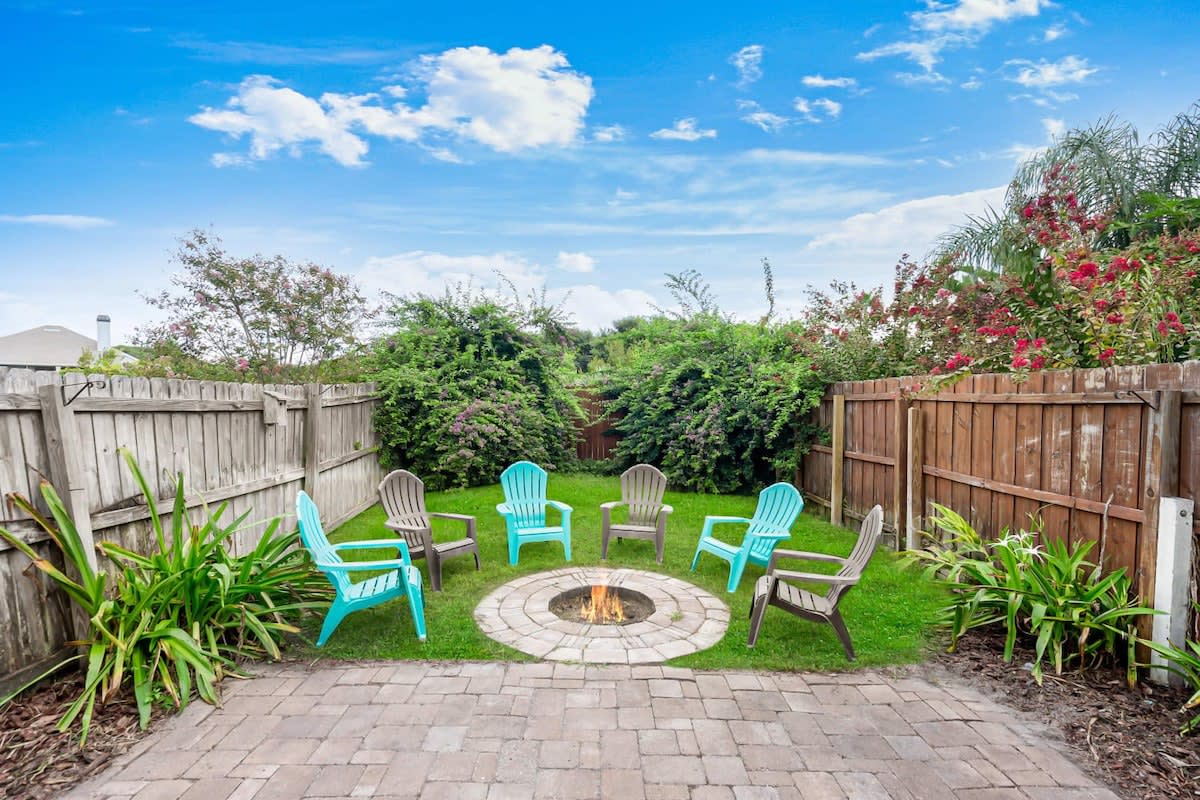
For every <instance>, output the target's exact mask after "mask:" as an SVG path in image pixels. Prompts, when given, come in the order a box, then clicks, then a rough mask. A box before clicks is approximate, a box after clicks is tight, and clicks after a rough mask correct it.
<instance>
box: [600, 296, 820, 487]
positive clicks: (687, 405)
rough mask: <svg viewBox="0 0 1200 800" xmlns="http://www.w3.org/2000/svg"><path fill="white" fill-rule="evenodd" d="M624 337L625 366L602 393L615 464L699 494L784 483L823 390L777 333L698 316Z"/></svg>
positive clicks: (654, 323) (657, 322)
mask: <svg viewBox="0 0 1200 800" xmlns="http://www.w3.org/2000/svg"><path fill="white" fill-rule="evenodd" d="M625 337H626V341H627V346H626V347H625V348H624V354H625V357H626V363H625V364H624V365H623V366H620V367H617V368H615V369H614V370H613V371H612V372H611V373H610V374H609V384H608V386H607V388H606V389H605V390H604V393H605V395H606V396H607V397H609V398H610V402H609V410H610V412H615V413H616V414H620V415H623V416H622V417H621V418H620V419H619V420H618V421H617V422H616V423H615V425H614V427H615V428H616V430H618V431H619V432H620V433H621V434H622V437H623V438H622V439H621V441H620V443H619V444H618V445H617V449H616V451H615V456H616V458H617V460H618V461H620V462H621V463H622V464H623V465H625V466H628V465H631V464H635V463H639V462H645V463H651V464H657V465H659V466H660V467H661V468H662V470H663V472H664V473H666V475H667V477H668V478H669V479H670V480H671V483H672V484H673V485H675V486H677V487H678V488H681V489H691V490H695V491H701V492H746V491H751V490H753V489H755V488H757V487H759V486H762V485H764V484H767V483H771V482H772V481H774V480H777V479H778V477H777V476H779V475H785V476H788V477H789V478H790V476H791V474H792V472H793V471H794V469H795V464H796V447H797V441H798V432H799V430H800V428H801V426H802V421H803V419H804V416H805V415H806V414H807V412H808V411H809V410H811V409H812V408H814V407H815V406H816V404H817V403H818V402H819V400H820V397H821V394H822V392H823V391H824V385H823V383H822V382H821V380H820V378H819V377H818V376H817V375H816V373H815V372H814V371H813V366H812V364H811V363H810V362H809V361H808V360H807V359H805V358H802V357H799V356H797V355H796V354H795V353H794V351H793V348H792V345H791V340H790V338H789V336H788V331H787V329H785V328H782V327H778V326H771V325H766V324H762V325H752V324H746V323H734V322H731V321H728V320H726V319H724V318H722V317H720V316H717V315H715V314H707V313H701V314H696V315H694V316H692V317H690V318H686V319H667V318H664V317H658V318H655V319H651V320H646V321H643V322H642V323H641V324H639V325H637V326H634V327H632V328H631V329H630V330H629V332H628V333H627V334H625Z"/></svg>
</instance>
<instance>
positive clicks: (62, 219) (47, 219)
mask: <svg viewBox="0 0 1200 800" xmlns="http://www.w3.org/2000/svg"><path fill="white" fill-rule="evenodd" d="M0 222H6V223H9V224H12V225H48V226H50V227H53V228H67V229H69V230H76V231H81V230H86V229H88V228H104V227H107V226H109V225H115V224H116V223H114V222H113V221H112V220H110V219H105V218H104V217H87V216H83V215H81V214H0Z"/></svg>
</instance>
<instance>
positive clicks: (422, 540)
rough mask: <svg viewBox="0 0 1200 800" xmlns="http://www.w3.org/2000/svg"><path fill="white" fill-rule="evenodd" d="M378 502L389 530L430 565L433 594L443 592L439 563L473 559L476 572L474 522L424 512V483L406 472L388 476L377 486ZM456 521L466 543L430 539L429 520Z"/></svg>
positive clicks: (402, 470)
mask: <svg viewBox="0 0 1200 800" xmlns="http://www.w3.org/2000/svg"><path fill="white" fill-rule="evenodd" d="M379 501H380V502H381V503H383V509H384V511H386V512H387V516H388V518H387V522H386V523H384V525H386V527H387V528H388V529H389V530H393V531H395V532H396V533H398V534H400V536H401V537H402V538H403V539H404V541H406V542H408V549H409V553H411V554H412V557H413V558H424V559H425V563H426V564H428V565H429V583H430V585H431V586H433V590H434V591H435V592H440V591H441V590H442V561H444V560H445V559H447V558H453V557H454V556H465V555H467V554H470V555H473V556H475V569H476V570H478V569H479V543H478V542H477V541H476V540H475V518H474V517H471V516H467V515H466V514H446V513H442V512H436V511H426V510H425V482H424V481H422V480H421V479H420V478H418V477H417V476H416V475H414V474H412V473H411V472H409V471H408V470H406V469H398V470H394V471H392V472H389V473H388V474H387V476H386V477H385V478H384V479H383V481H382V482H381V483H380V484H379ZM433 518H437V519H455V520H459V521H460V522H463V523H465V524H466V526H467V536H466V538H465V539H455V540H454V541H452V542H438V541H434V538H433V526H432V523H431V522H430V520H431V519H433Z"/></svg>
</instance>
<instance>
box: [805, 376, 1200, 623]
mask: <svg viewBox="0 0 1200 800" xmlns="http://www.w3.org/2000/svg"><path fill="white" fill-rule="evenodd" d="M920 382H921V381H920V380H919V379H917V378H902V379H898V380H894V381H883V382H881V381H861V382H857V383H843V384H834V385H833V386H832V387H831V388H830V390H829V392H828V393H827V394H826V397H825V398H824V400H823V401H822V403H821V406H820V407H819V408H817V409H816V410H815V411H814V413H813V420H814V421H815V423H816V424H817V425H818V426H819V427H822V428H824V429H826V430H831V429H832V410H833V408H834V407H835V400H834V398H835V397H837V396H841V397H843V398H845V400H844V402H845V407H846V411H845V416H846V420H847V428H846V440H845V452H844V453H842V454H840V457H842V458H844V460H845V466H844V468H843V474H842V476H841V477H842V482H844V486H845V489H844V492H843V493H842V497H841V501H842V503H843V505H844V509H843V511H844V514H845V516H846V518H848V519H852V520H853V519H859V518H861V516H862V515H863V514H864V513H866V511H867V510H868V509H869V508H870V507H871V506H873V505H874V504H875V503H882V504H883V505H884V508H886V509H890V508H891V507H892V506H893V504H894V501H895V498H894V497H893V496H892V494H893V491H894V489H893V487H895V486H897V485H903V486H904V487H905V491H906V492H907V491H908V487H909V486H912V487H913V491H914V492H916V494H917V496H915V497H914V498H913V501H914V504H913V510H912V516H913V518H914V520H916V519H919V518H921V517H925V519H926V520H928V516H929V514H930V507H931V504H933V503H939V504H941V505H945V506H948V507H950V508H952V509H954V510H955V511H957V512H959V513H960V514H962V515H963V516H964V517H965V518H966V519H968V520H969V521H970V522H971V523H972V524H973V525H975V526H976V527H977V528H978V529H979V530H980V531H981V532H983V533H984V534H985V535H987V536H993V537H994V536H997V535H999V534H1000V533H1001V532H1002V531H1003V530H1004V529H1005V528H1008V529H1018V528H1028V527H1029V525H1030V517H1031V516H1037V517H1039V518H1040V520H1041V522H1042V524H1043V526H1044V531H1045V534H1046V535H1047V536H1053V537H1057V538H1064V539H1067V540H1068V541H1071V542H1077V541H1085V540H1086V541H1094V542H1096V547H1095V549H1093V551H1092V558H1093V559H1099V558H1102V559H1103V561H1104V563H1105V565H1106V566H1108V567H1110V568H1117V567H1125V568H1126V569H1127V570H1128V571H1129V574H1130V575H1131V576H1132V577H1133V578H1134V579H1135V581H1137V586H1138V590H1139V591H1140V592H1142V593H1143V594H1144V593H1145V592H1146V591H1152V590H1153V583H1154V574H1153V570H1154V568H1155V567H1154V561H1155V552H1156V551H1155V544H1156V536H1157V514H1158V499H1159V497H1160V496H1161V495H1162V494H1164V493H1168V494H1173V493H1178V494H1179V495H1180V496H1182V497H1187V498H1191V499H1193V500H1196V501H1200V362H1192V363H1187V364H1159V365H1152V366H1147V367H1117V368H1110V369H1094V370H1075V371H1050V372H1042V373H1035V374H1033V375H1031V376H1029V379H1028V380H1026V381H1024V382H1021V383H1017V382H1016V381H1014V379H1013V376H1011V375H971V376H968V377H966V378H965V379H963V380H962V381H959V382H958V383H956V384H954V385H953V386H950V387H946V388H943V389H942V390H941V391H940V392H938V393H936V394H929V393H928V392H925V393H922V392H921V391H919V386H918V384H919V383H920ZM889 392H892V393H896V394H898V395H899V396H902V397H905V398H907V400H908V402H910V403H911V407H912V408H913V409H915V410H916V411H917V412H918V413H917V414H916V415H915V416H913V417H909V416H907V415H905V416H904V417H901V416H900V415H898V414H881V413H879V411H878V409H879V407H881V406H884V405H886V404H887V403H888V402H889V400H887V399H886V398H887V397H888V394H887V393H889ZM909 419H918V420H920V425H921V429H920V430H917V431H914V433H915V434H916V435H919V436H920V437H921V439H920V442H921V448H920V450H921V452H920V453H919V454H917V455H920V456H921V459H920V460H919V461H913V462H912V463H911V466H910V465H909V463H908V462H909V461H910V459H907V458H906V459H901V467H900V468H901V469H903V470H906V471H909V472H911V471H912V470H919V471H920V474H919V475H918V476H915V477H916V478H917V479H916V480H913V477H914V476H913V475H911V474H909V475H904V476H898V475H897V474H896V473H895V472H894V471H895V470H896V466H895V464H896V463H897V459H896V458H895V457H894V454H893V451H894V447H895V441H896V437H897V436H901V435H902V436H907V435H908V433H909V432H908V430H907V426H908V424H909V422H908V420H909ZM838 457H839V456H838V455H835V454H834V453H833V452H832V448H830V447H824V446H819V445H818V446H814V447H813V448H812V450H811V452H810V453H808V454H807V455H806V456H805V457H804V458H803V460H802V465H801V469H800V470H799V471H798V475H799V478H798V480H800V481H801V482H802V484H803V486H802V488H803V489H804V492H805V495H806V498H808V499H810V500H812V501H815V503H816V504H818V505H826V506H827V505H829V503H830V502H831V498H832V496H833V493H832V490H831V488H832V487H831V481H834V480H836V476H832V475H831V471H832V464H833V463H834V462H835V460H836V458H838ZM884 478H886V480H884ZM901 507H902V508H903V507H904V506H901ZM901 541H903V538H901ZM1195 550H1196V551H1197V552H1200V547H1197V548H1195ZM1192 596H1193V597H1194V598H1195V597H1197V592H1196V591H1195V590H1193V593H1192ZM1193 631H1194V632H1195V631H1196V628H1193Z"/></svg>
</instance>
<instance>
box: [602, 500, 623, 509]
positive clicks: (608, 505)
mask: <svg viewBox="0 0 1200 800" xmlns="http://www.w3.org/2000/svg"><path fill="white" fill-rule="evenodd" d="M623 505H625V501H624V500H613V501H611V502H608V503H601V504H600V508H602V509H606V510H612V509H614V508H616V507H617V506H623Z"/></svg>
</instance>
